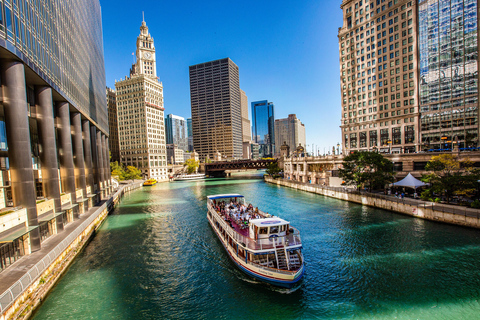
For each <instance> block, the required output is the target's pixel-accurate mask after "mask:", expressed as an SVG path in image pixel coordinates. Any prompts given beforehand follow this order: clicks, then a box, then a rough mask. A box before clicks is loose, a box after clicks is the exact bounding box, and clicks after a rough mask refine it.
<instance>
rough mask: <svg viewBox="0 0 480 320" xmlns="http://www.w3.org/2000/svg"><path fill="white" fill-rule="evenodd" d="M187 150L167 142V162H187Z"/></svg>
mask: <svg viewBox="0 0 480 320" xmlns="http://www.w3.org/2000/svg"><path fill="white" fill-rule="evenodd" d="M184 155H185V151H184V150H183V149H180V148H179V147H178V146H177V145H176V144H173V143H172V144H168V143H167V163H168V164H173V165H181V164H184V163H185V160H184V158H185V157H184Z"/></svg>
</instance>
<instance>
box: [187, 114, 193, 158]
mask: <svg viewBox="0 0 480 320" xmlns="http://www.w3.org/2000/svg"><path fill="white" fill-rule="evenodd" d="M187 136H188V152H192V151H193V130H192V118H188V119H187Z"/></svg>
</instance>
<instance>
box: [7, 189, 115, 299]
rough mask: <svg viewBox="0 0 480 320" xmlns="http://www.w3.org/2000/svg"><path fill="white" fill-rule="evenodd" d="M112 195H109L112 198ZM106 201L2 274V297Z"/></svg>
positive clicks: (103, 201)
mask: <svg viewBox="0 0 480 320" xmlns="http://www.w3.org/2000/svg"><path fill="white" fill-rule="evenodd" d="M110 196H111V195H108V196H107V198H108V197H110ZM105 202H106V200H102V201H100V202H99V203H97V204H96V205H95V206H93V207H92V208H90V209H89V210H88V211H87V212H86V213H84V214H82V215H81V216H80V218H79V219H78V220H75V221H73V222H71V223H69V224H67V225H66V226H65V228H64V230H63V231H61V232H60V233H58V234H55V235H53V236H51V237H49V238H48V239H46V240H45V241H44V242H42V248H41V249H40V250H38V251H36V252H33V253H32V254H29V255H27V256H23V257H22V258H20V259H19V260H17V261H15V262H14V263H13V264H12V265H11V266H9V267H8V268H6V269H5V270H4V271H2V272H0V295H2V294H3V293H4V292H5V291H6V290H8V289H9V288H10V287H11V286H12V285H13V284H14V283H15V282H17V281H18V280H20V279H21V278H22V277H23V276H24V275H25V273H26V272H28V271H29V270H30V269H31V268H33V267H34V266H35V265H36V264H37V263H38V262H39V261H40V260H42V259H43V258H44V257H45V256H46V255H47V254H49V253H50V252H51V251H52V250H53V249H54V248H55V247H56V246H57V245H59V244H60V243H61V242H62V241H63V240H65V239H66V238H67V237H68V236H69V235H70V234H71V233H72V232H73V231H74V230H75V229H76V228H77V227H78V226H80V225H81V224H82V223H83V222H84V221H85V220H87V218H88V217H90V216H91V215H92V214H93V213H94V212H96V211H97V210H98V209H100V208H101V207H102V205H103V204H104V203H105Z"/></svg>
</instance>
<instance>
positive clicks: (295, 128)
mask: <svg viewBox="0 0 480 320" xmlns="http://www.w3.org/2000/svg"><path fill="white" fill-rule="evenodd" d="M284 144H286V145H287V146H288V149H289V150H291V151H292V152H294V151H295V150H296V148H297V147H298V146H302V147H304V148H305V146H306V137H305V125H304V124H303V123H302V122H301V121H300V119H297V116H296V115H295V114H289V115H288V118H285V119H277V120H275V146H282V145H284ZM277 149H278V152H277V154H280V148H279V147H277Z"/></svg>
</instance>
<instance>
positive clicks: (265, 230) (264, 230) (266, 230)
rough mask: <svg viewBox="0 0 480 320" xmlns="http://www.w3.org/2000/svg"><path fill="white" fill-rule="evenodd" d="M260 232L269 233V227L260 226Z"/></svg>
mask: <svg viewBox="0 0 480 320" xmlns="http://www.w3.org/2000/svg"><path fill="white" fill-rule="evenodd" d="M259 234H268V228H260V232H259Z"/></svg>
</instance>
